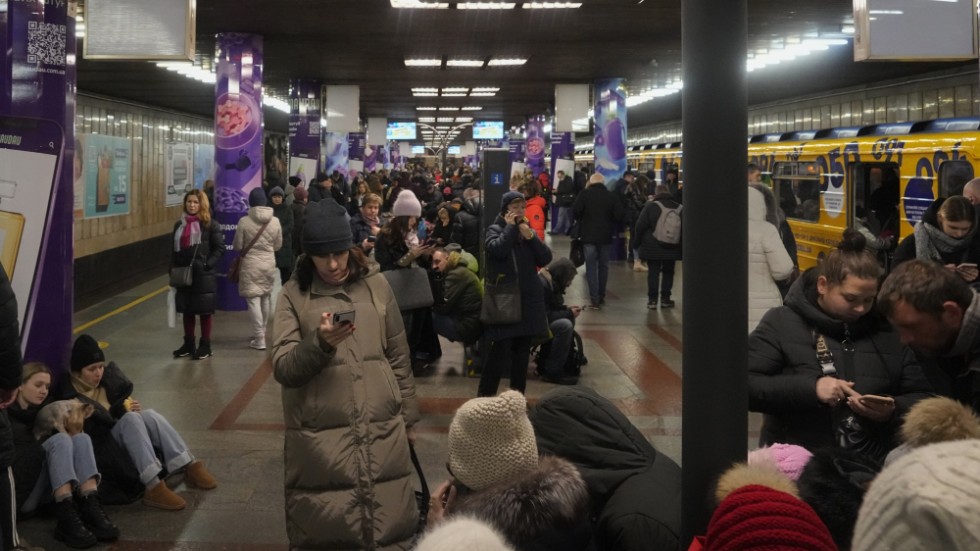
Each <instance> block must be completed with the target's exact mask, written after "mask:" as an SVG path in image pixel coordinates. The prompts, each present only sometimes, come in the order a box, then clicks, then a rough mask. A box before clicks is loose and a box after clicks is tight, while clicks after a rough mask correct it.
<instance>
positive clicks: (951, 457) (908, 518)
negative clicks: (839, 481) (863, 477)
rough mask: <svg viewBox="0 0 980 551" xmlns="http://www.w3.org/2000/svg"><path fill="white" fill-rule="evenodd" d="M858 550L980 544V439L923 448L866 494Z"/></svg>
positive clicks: (949, 549)
mask: <svg viewBox="0 0 980 551" xmlns="http://www.w3.org/2000/svg"><path fill="white" fill-rule="evenodd" d="M852 549H853V551H912V550H920V549H942V550H943V551H959V550H962V551H966V550H971V551H975V550H977V549H980V440H959V441H955V442H944V443H941V444H932V445H929V446H924V447H922V448H918V449H916V450H915V451H913V452H911V453H909V454H908V455H906V456H904V457H902V458H901V459H899V460H898V461H896V462H894V463H893V464H891V465H890V466H888V467H887V468H885V470H884V471H882V472H881V474H879V475H878V477H877V478H875V480H874V482H872V483H871V488H870V489H869V490H868V493H867V494H866V495H865V497H864V503H863V504H862V505H861V512H860V513H859V514H858V520H857V526H855V528H854V545H853V546H852Z"/></svg>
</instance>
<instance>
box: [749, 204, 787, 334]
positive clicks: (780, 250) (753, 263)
mask: <svg viewBox="0 0 980 551" xmlns="http://www.w3.org/2000/svg"><path fill="white" fill-rule="evenodd" d="M748 194H749V333H751V332H752V330H753V329H755V326H756V325H759V321H760V320H761V319H762V316H763V315H764V314H765V313H766V312H767V311H769V309H770V308H775V307H777V306H782V305H783V299H782V295H780V293H779V287H777V286H776V282H777V281H782V280H784V279H786V278H788V277H789V276H790V275H792V273H793V260H792V259H791V258H790V257H789V253H787V252H786V247H785V246H783V241H782V239H781V238H780V237H779V229H778V228H776V226H774V225H772V224H771V223H769V222H768V221H766V200H765V197H764V196H763V195H762V192H761V191H759V190H757V189H755V188H752V187H749V188H748Z"/></svg>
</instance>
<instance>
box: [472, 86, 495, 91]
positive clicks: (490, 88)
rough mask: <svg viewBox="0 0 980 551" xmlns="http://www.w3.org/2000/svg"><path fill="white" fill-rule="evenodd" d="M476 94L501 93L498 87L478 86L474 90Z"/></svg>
mask: <svg viewBox="0 0 980 551" xmlns="http://www.w3.org/2000/svg"><path fill="white" fill-rule="evenodd" d="M473 91H474V92H499V91H500V88H498V87H496V86H477V87H476V88H473Z"/></svg>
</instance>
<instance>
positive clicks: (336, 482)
mask: <svg viewBox="0 0 980 551" xmlns="http://www.w3.org/2000/svg"><path fill="white" fill-rule="evenodd" d="M344 213H345V210H344V208H343V207H341V206H340V205H338V204H337V203H336V202H334V201H320V202H319V203H311V204H310V205H309V206H308V207H307V210H306V217H305V221H304V224H303V251H304V254H303V255H302V256H301V257H300V258H299V261H298V263H297V266H296V272H295V274H294V275H293V278H292V279H290V280H289V281H288V282H287V283H286V285H285V286H283V290H282V294H281V295H280V297H279V301H278V302H277V305H276V312H275V315H274V316H273V319H272V323H271V325H270V327H269V339H268V340H269V342H270V343H271V344H270V347H271V356H272V366H273V375H274V377H275V379H276V381H277V382H279V384H280V385H282V407H283V416H284V420H285V425H286V435H285V447H284V463H285V493H286V534H287V536H288V537H289V543H290V547H291V548H301V549H327V548H329V549H381V548H384V549H407V548H408V547H409V544H410V542H411V540H412V538H413V537H414V536H415V527H416V525H417V522H418V509H417V505H416V502H415V494H414V491H413V488H414V485H413V483H412V479H413V477H414V476H415V471H414V469H413V468H412V464H411V461H410V459H409V457H410V456H409V443H410V442H411V441H414V438H415V436H414V428H413V427H414V425H415V423H416V421H418V419H419V411H418V403H417V400H416V393H415V380H414V378H413V376H412V369H411V362H410V359H409V348H408V342H407V341H406V339H405V329H404V326H403V325H402V318H401V316H400V315H399V314H398V304H397V302H396V301H395V297H394V295H393V293H392V291H391V287H390V286H389V285H388V281H387V280H386V279H385V278H384V277H383V276H382V275H381V274H380V273H379V271H378V267H377V266H376V265H375V264H374V263H372V262H371V261H370V260H369V259H368V258H367V257H366V256H365V254H364V252H363V251H362V250H361V248H360V247H357V246H356V245H354V243H353V240H352V236H351V228H350V224H349V223H348V222H347V219H346V217H345V216H344ZM365 458H371V459H370V460H365ZM352 503H354V504H356V506H354V507H351V506H350V504H352Z"/></svg>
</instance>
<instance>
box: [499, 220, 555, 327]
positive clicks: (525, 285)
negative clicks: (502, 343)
mask: <svg viewBox="0 0 980 551" xmlns="http://www.w3.org/2000/svg"><path fill="white" fill-rule="evenodd" d="M486 256H487V258H486V274H487V276H486V279H485V280H484V281H485V285H489V284H491V283H493V284H500V283H511V282H513V281H515V280H516V281H517V282H518V283H519V285H520V287H521V321H520V322H518V323H510V324H506V325H496V324H493V325H491V324H487V325H485V332H486V335H487V337H489V338H490V339H491V340H494V341H498V340H503V339H510V338H514V337H535V336H539V335H547V334H548V318H547V316H546V315H545V312H544V306H545V302H544V289H543V288H542V287H541V282H540V281H539V280H538V266H546V265H547V264H548V263H549V262H551V249H549V248H548V246H547V245H545V244H544V243H542V242H541V241H539V240H538V237H537V236H536V235H535V236H534V237H532V238H531V239H523V238H521V232H520V230H519V229H517V226H515V225H514V224H508V223H506V222H504V218H503V217H502V216H497V220H496V221H495V222H494V223H493V225H491V226H490V227H489V228H487V242H486ZM515 267H516V268H517V273H514V269H515ZM485 289H486V287H485Z"/></svg>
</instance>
